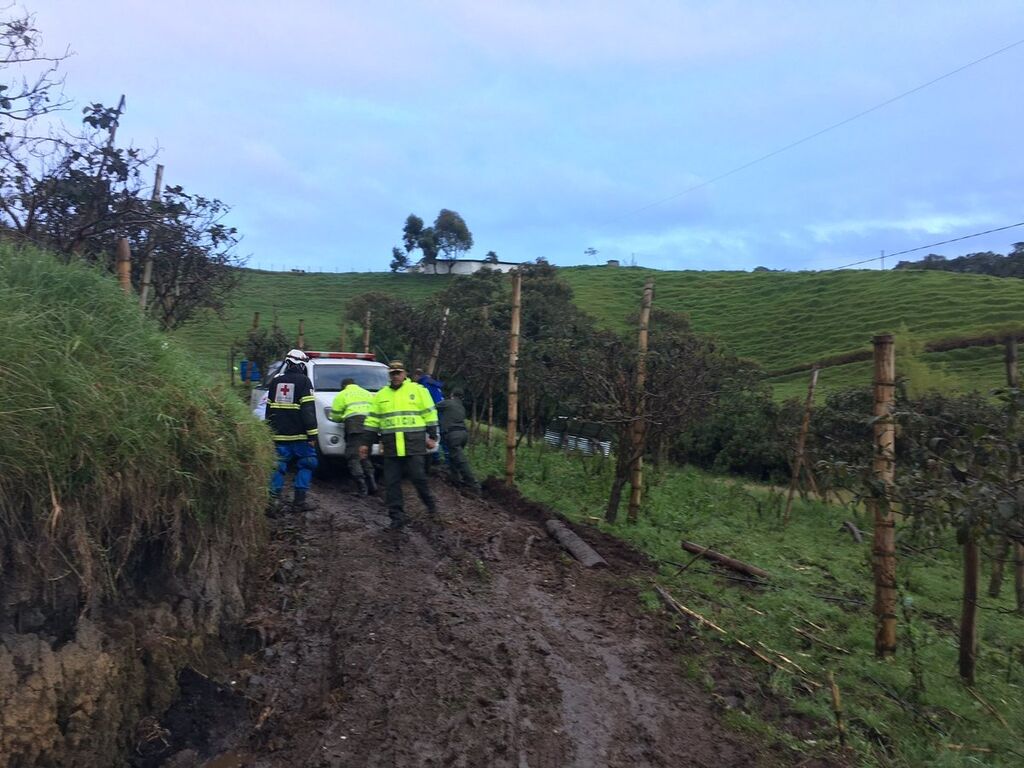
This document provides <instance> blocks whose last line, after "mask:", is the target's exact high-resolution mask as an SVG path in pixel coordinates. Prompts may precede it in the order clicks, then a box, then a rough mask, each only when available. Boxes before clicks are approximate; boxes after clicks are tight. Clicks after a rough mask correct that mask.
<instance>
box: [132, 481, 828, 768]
mask: <svg viewBox="0 0 1024 768" xmlns="http://www.w3.org/2000/svg"><path fill="white" fill-rule="evenodd" d="M432 482H433V483H434V487H435V491H436V492H437V493H438V495H439V497H440V500H441V509H442V512H441V515H440V519H437V520H434V519H429V518H428V517H427V515H426V513H425V511H424V510H422V508H421V507H420V505H419V503H418V501H414V500H413V498H412V494H411V490H410V491H409V492H408V493H407V502H408V503H407V508H408V509H409V511H410V512H411V513H412V514H413V516H414V518H415V519H414V522H413V524H412V525H411V527H410V529H409V530H408V532H407V533H406V534H404V535H403V536H400V537H396V536H395V535H393V534H390V533H388V532H387V531H385V530H384V526H385V525H386V521H387V518H386V515H385V511H384V508H383V506H382V505H381V503H380V502H379V501H378V500H376V499H358V498H356V497H353V496H351V495H349V494H348V493H347V492H346V489H345V488H344V487H343V486H342V485H340V484H339V485H329V486H323V485H322V486H320V487H319V488H317V489H316V490H317V493H318V498H319V500H320V502H321V509H320V510H318V511H317V512H313V513H308V514H306V515H305V516H303V517H292V518H285V519H283V520H281V521H277V522H275V523H274V535H273V541H272V544H271V550H270V556H269V557H268V558H267V561H266V569H265V572H264V573H263V574H262V577H261V583H260V584H257V585H254V587H255V589H256V591H257V592H258V595H257V598H256V601H255V603H254V608H253V610H252V611H251V612H250V614H249V616H248V618H247V619H246V623H247V624H248V627H249V629H250V633H251V639H252V641H253V646H252V651H251V653H249V654H247V655H245V656H244V657H243V659H242V660H241V663H240V664H238V665H237V667H236V668H235V670H234V672H233V673H231V674H229V675H228V676H227V677H225V678H223V679H222V681H221V682H222V685H220V686H217V685H215V684H212V683H211V684H210V685H213V686H214V687H213V688H212V689H210V690H207V691H206V694H205V695H202V696H195V695H192V696H185V697H183V698H182V699H181V700H180V701H179V702H178V703H177V704H176V705H175V706H174V707H172V709H171V710H170V711H169V712H168V714H167V716H166V717H165V718H164V720H163V722H162V723H161V727H162V728H165V729H166V730H167V739H166V740H167V745H166V747H164V748H163V749H162V750H157V751H155V752H152V753H150V754H149V755H148V756H147V757H146V758H144V759H143V758H139V759H138V760H137V761H136V765H140V766H142V765H144V766H146V767H147V768H148V767H149V766H156V765H162V766H176V767H177V768H184V767H185V766H210V767H211V768H212V767H215V766H220V767H221V768H223V767H224V766H265V767H267V768H270V767H274V766H289V767H292V766H381V767H383V766H389V767H393V766H466V767H467V768H469V767H470V766H473V767H475V766H499V767H501V766H508V767H509V768H526V767H528V766H534V767H538V768H540V767H552V768H555V767H557V768H563V767H566V766H579V767H580V768H584V767H585V768H598V767H600V766H621V767H623V768H624V767H625V766H714V767H715V768H724V766H745V767H749V766H789V765H794V764H797V763H800V764H802V765H807V766H811V765H840V764H842V763H841V762H840V761H838V760H834V759H833V758H832V757H831V756H830V755H823V756H821V757H815V758H810V759H809V758H808V755H807V754H805V753H797V752H792V751H791V750H790V749H788V748H787V747H785V746H783V745H781V744H775V743H768V742H766V741H763V740H760V739H758V738H757V737H754V736H752V735H750V734H746V733H740V732H737V731H735V730H732V729H730V728H729V727H727V726H726V725H725V723H724V717H725V714H726V712H727V710H728V709H729V708H732V707H735V706H741V707H746V708H748V709H760V708H761V705H762V704H763V705H764V706H765V709H766V710H767V711H771V712H773V713H774V714H773V717H774V716H776V715H777V716H778V719H779V720H785V719H786V717H788V716H790V715H791V713H789V712H788V711H787V710H786V708H785V707H784V706H782V705H779V704H777V703H773V702H769V701H764V700H761V699H759V698H758V697H760V696H766V695H769V694H765V693H763V692H762V690H763V689H761V688H760V686H759V684H758V683H756V682H752V675H751V673H750V672H749V670H746V669H745V668H742V667H741V666H738V665H734V664H732V662H731V661H730V660H729V659H728V658H724V657H723V658H718V659H716V660H715V664H714V665H708V667H709V668H710V669H711V674H712V675H714V677H715V678H716V680H717V681H719V682H721V684H722V686H723V687H722V688H720V689H719V690H720V691H721V692H722V693H729V692H730V691H735V695H732V696H728V695H717V696H716V695H713V694H712V693H710V692H708V691H707V690H706V689H705V688H703V687H701V686H699V685H698V684H696V683H694V682H692V681H690V680H689V679H687V677H686V676H685V675H684V674H683V672H682V666H681V664H680V658H681V655H683V654H695V653H700V652H702V651H701V647H700V645H699V643H698V641H697V640H695V639H694V638H692V637H689V636H687V635H686V634H685V633H684V632H682V631H680V630H678V629H676V628H675V627H674V626H673V624H672V623H671V622H670V621H667V620H666V618H665V617H664V616H662V615H656V614H653V613H650V612H648V611H646V610H644V609H643V608H642V607H641V604H640V601H639V600H638V597H637V592H638V587H637V585H638V583H641V584H642V583H643V581H644V580H645V579H646V578H647V577H649V576H651V574H652V571H651V570H650V569H649V568H648V566H647V565H646V564H645V561H644V558H643V557H641V556H639V555H637V554H636V553H635V552H633V551H632V550H630V549H629V548H628V547H625V546H624V545H623V544H621V543H620V542H618V541H616V540H613V539H609V538H607V537H604V536H601V535H600V534H596V533H595V532H593V531H587V530H586V529H583V530H581V531H580V532H581V533H582V534H583V535H584V537H585V538H587V539H588V540H589V542H590V543H591V544H593V545H595V546H596V547H597V548H598V549H599V550H600V551H601V554H602V555H603V556H604V557H605V558H606V559H607V560H608V562H609V566H610V567H609V568H608V569H602V570H597V571H587V570H584V569H582V568H581V567H580V566H579V565H578V564H577V563H575V562H574V561H572V560H571V559H570V558H569V557H568V556H567V555H565V554H564V553H563V552H562V551H561V550H560V549H559V548H558V546H557V545H556V544H555V543H554V542H553V541H551V540H550V539H549V538H548V537H547V536H546V534H545V533H544V531H543V528H541V527H539V526H538V525H537V522H536V519H537V518H538V517H539V516H541V515H543V514H544V513H543V510H541V509H540V508H538V507H536V506H535V505H530V504H526V503H523V502H522V501H521V500H519V499H518V497H517V496H515V495H514V494H507V493H506V494H499V493H498V489H496V488H492V489H491V494H490V496H489V498H488V499H487V500H484V501H477V500H471V499H466V498H464V497H462V496H460V495H458V494H457V493H455V492H454V491H453V490H452V489H451V488H449V487H448V486H446V485H444V484H443V483H441V482H440V481H438V480H434V481H432ZM577 530H580V529H577ZM232 691H234V693H232ZM794 724H795V725H796V726H797V730H798V728H799V727H800V726H802V725H805V724H801V723H799V722H798V721H797V720H796V719H794Z"/></svg>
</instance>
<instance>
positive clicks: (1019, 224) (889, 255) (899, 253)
mask: <svg viewBox="0 0 1024 768" xmlns="http://www.w3.org/2000/svg"><path fill="white" fill-rule="evenodd" d="M1014 227H1024V221H1018V222H1017V223H1016V224H1007V225H1006V226H1005V227H996V228H995V229H986V230H985V231H984V232H974V233H973V234H970V235H964V236H963V237H954V238H952V239H951V240H943V241H941V242H938V243H930V244H929V245H919V246H918V247H917V248H907V250H905V251H896V253H885V254H883V255H882V256H875V258H873V259H864V261H855V262H853V263H852V264H843V266H841V267H832V268H831V269H823V270H821V271H822V272H836V271H837V270H840V269H847V268H849V267H859V266H860V265H861V264H870V263H872V262H874V261H878V260H879V259H886V258H892V257H893V256H903V255H904V254H906V253H914V252H915V251H923V250H925V249H926V248H937V247H938V246H940V245H948V244H949V243H958V242H960V241H961V240H970V239H971V238H972V237H981V236H982V235H990V234H992V233H993V232H1002V231H1004V230H1007V229H1013V228H1014Z"/></svg>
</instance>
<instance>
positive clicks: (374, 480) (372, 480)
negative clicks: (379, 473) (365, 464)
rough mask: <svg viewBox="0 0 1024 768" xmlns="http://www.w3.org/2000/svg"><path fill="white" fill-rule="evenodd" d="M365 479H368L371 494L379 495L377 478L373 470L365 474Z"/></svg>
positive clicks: (368, 488) (367, 483)
mask: <svg viewBox="0 0 1024 768" xmlns="http://www.w3.org/2000/svg"><path fill="white" fill-rule="evenodd" d="M363 480H365V481H366V490H367V492H368V493H369V494H370V495H371V496H375V495H377V478H375V477H374V476H373V472H370V473H368V474H366V475H363Z"/></svg>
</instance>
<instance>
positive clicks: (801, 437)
mask: <svg viewBox="0 0 1024 768" xmlns="http://www.w3.org/2000/svg"><path fill="white" fill-rule="evenodd" d="M816 386H818V366H817V364H815V365H814V367H813V368H811V383H810V384H808V385H807V400H806V401H805V402H804V418H803V421H801V422H800V433H799V434H798V435H797V438H796V448H795V449H794V451H793V474H792V476H791V477H790V479H789V496H787V497H786V511H785V513H784V514H783V515H782V523H783V525H789V512H790V510H791V509H792V508H793V492H794V491H796V486H797V484H798V483H799V482H800V468H801V467H805V465H806V459H805V457H804V447H805V445H806V444H807V431H808V429H809V428H810V426H811V409H812V408H813V407H814V388H815V387H816ZM806 469H807V472H808V474H810V468H809V467H807V468H806ZM812 477H813V476H812Z"/></svg>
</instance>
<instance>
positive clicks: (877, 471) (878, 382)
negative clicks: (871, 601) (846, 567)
mask: <svg viewBox="0 0 1024 768" xmlns="http://www.w3.org/2000/svg"><path fill="white" fill-rule="evenodd" d="M872 342H873V344H874V359H875V365H874V371H875V379H874V397H875V406H874V417H875V422H874V438H875V449H874V459H873V461H872V470H873V474H874V477H875V481H876V482H877V484H878V485H879V486H880V488H881V491H880V492H878V491H876V493H875V495H874V496H873V497H872V498H870V499H868V507H869V509H871V510H872V512H873V513H874V519H875V538H874V549H873V551H872V557H873V562H874V571H875V606H874V612H875V655H876V656H878V657H879V658H885V657H887V656H892V655H893V654H895V653H896V521H895V519H894V517H893V513H892V507H891V505H890V498H889V497H890V492H891V491H892V486H893V480H894V478H895V453H894V449H895V442H896V428H895V424H894V423H893V418H892V414H893V401H894V397H895V390H896V354H895V347H894V345H893V338H892V335H891V334H882V335H879V336H875V337H874V339H872Z"/></svg>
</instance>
